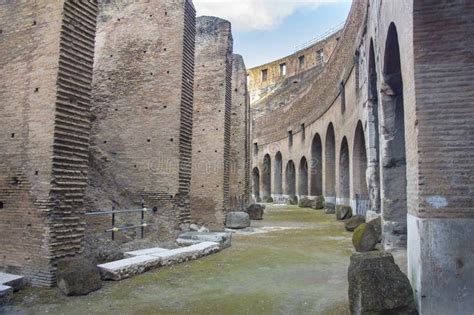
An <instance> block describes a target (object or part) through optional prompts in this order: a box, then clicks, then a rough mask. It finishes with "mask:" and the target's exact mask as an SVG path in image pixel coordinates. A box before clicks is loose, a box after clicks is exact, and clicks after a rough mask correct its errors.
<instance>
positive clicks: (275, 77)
mask: <svg viewBox="0 0 474 315" xmlns="http://www.w3.org/2000/svg"><path fill="white" fill-rule="evenodd" d="M340 36H341V31H336V32H335V33H334V34H331V35H330V36H327V37H326V38H323V39H322V40H320V41H318V42H317V43H315V44H313V45H311V46H309V47H307V48H304V49H302V50H299V51H297V52H295V53H294V54H291V55H289V56H286V57H284V58H281V59H278V60H275V61H272V62H270V63H267V64H264V65H261V66H257V67H254V68H251V69H249V70H248V74H249V91H250V101H251V103H252V104H254V103H255V102H257V101H258V100H260V99H262V98H264V97H265V96H267V95H268V94H271V93H272V92H274V91H275V90H277V89H279V88H280V87H281V84H282V83H283V82H284V81H285V80H286V79H288V78H291V77H294V76H297V75H300V74H303V73H304V72H307V71H308V70H311V69H313V70H321V68H323V67H324V66H325V64H326V63H327V62H328V60H329V59H330V58H331V55H332V53H333V52H334V49H335V48H336V45H337V42H338V41H339V39H340ZM320 52H322V53H323V55H322V56H321V55H320ZM301 57H304V63H303V64H300V58H301ZM283 64H284V65H285V66H286V74H282V73H281V67H280V65H283ZM315 68H316V69H315ZM262 71H267V78H266V80H264V79H263V77H262Z"/></svg>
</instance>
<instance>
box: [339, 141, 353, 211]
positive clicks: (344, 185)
mask: <svg viewBox="0 0 474 315" xmlns="http://www.w3.org/2000/svg"><path fill="white" fill-rule="evenodd" d="M350 190H351V188H350V171H349V145H348V143H347V138H346V137H344V138H343V139H342V143H341V151H340V154H339V195H338V199H339V200H338V204H341V205H350V200H349V197H350Z"/></svg>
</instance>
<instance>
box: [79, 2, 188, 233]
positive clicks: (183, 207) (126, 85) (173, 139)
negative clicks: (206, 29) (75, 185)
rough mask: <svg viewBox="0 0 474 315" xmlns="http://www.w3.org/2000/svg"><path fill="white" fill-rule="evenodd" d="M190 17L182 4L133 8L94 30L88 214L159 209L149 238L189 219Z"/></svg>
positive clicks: (148, 4) (147, 4)
mask: <svg viewBox="0 0 474 315" xmlns="http://www.w3.org/2000/svg"><path fill="white" fill-rule="evenodd" d="M195 15H196V13H195V10H194V7H193V4H192V2H190V1H187V0H181V1H154V2H147V1H137V2H134V3H132V4H130V5H129V6H127V7H126V8H124V9H123V10H120V11H119V12H117V13H116V14H115V15H114V16H112V17H110V18H109V20H108V21H107V22H105V23H101V24H100V25H99V28H98V33H97V45H96V60H95V65H94V82H93V117H92V139H91V144H92V147H91V161H90V165H89V166H90V170H91V171H90V176H89V185H88V189H87V198H88V208H89V209H90V210H96V211H97V210H110V209H111V208H112V206H115V207H116V209H136V208H140V207H141V204H142V202H143V203H144V206H145V207H147V208H149V209H153V208H155V209H157V210H158V211H157V213H156V214H155V215H153V217H152V218H150V217H149V216H147V220H149V221H148V225H149V226H148V227H147V231H146V233H147V234H148V235H149V234H150V233H152V234H156V233H158V232H159V233H160V235H161V236H164V235H174V234H176V233H177V232H176V231H177V230H178V227H179V225H180V224H181V223H189V220H190V206H189V190H190V180H191V138H192V107H193V80H194V37H195ZM109 220H110V219H109ZM105 223H106V224H108V225H110V222H109V221H107V222H105ZM90 232H91V233H93V232H94V229H92V231H90Z"/></svg>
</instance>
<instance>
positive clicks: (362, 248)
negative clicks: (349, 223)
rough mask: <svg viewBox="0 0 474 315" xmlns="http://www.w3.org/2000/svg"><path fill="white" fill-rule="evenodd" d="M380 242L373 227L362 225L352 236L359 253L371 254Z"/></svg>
mask: <svg viewBox="0 0 474 315" xmlns="http://www.w3.org/2000/svg"><path fill="white" fill-rule="evenodd" d="M378 242H379V238H378V236H377V233H376V232H375V229H374V227H373V226H372V225H370V224H367V223H362V224H361V225H359V226H358V227H357V228H356V229H355V230H354V234H353V235H352V244H353V245H354V248H355V250H356V251H358V252H369V251H373V250H374V249H375V245H377V243H378Z"/></svg>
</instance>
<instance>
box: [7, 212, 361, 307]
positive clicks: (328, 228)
mask: <svg viewBox="0 0 474 315" xmlns="http://www.w3.org/2000/svg"><path fill="white" fill-rule="evenodd" d="M252 226H253V227H254V228H255V229H256V231H258V232H261V233H255V234H252V233H250V234H246V233H243V234H240V233H239V234H236V235H234V237H233V245H232V247H231V248H229V249H226V250H224V251H223V252H221V253H218V254H216V255H213V256H209V257H206V258H203V259H201V260H198V261H193V262H188V263H184V264H181V265H177V266H174V267H169V268H163V269H160V270H158V271H154V272H153V271H152V272H148V273H145V274H143V275H140V276H137V277H135V278H133V279H128V280H124V281H121V282H119V283H106V284H105V286H104V288H103V289H102V290H100V291H98V292H94V293H92V294H90V295H88V296H86V297H77V298H66V297H63V296H61V295H60V293H58V291H57V290H45V289H28V290H25V291H23V292H21V293H18V294H16V295H15V299H14V304H13V306H11V307H9V308H6V309H3V312H6V313H7V314H68V315H69V314H114V315H117V314H347V313H348V306H347V267H348V264H349V256H350V254H351V252H352V245H351V240H350V237H351V234H350V233H348V232H346V231H345V230H344V227H343V224H342V223H340V222H336V221H335V219H334V215H325V214H324V213H323V212H322V211H319V210H311V209H299V208H296V207H288V206H285V207H283V206H271V207H267V213H266V215H265V220H264V221H260V222H256V221H254V222H252ZM270 227H279V228H280V229H273V228H270ZM281 228H284V229H281ZM265 230H267V231H265ZM268 230H270V231H268ZM272 230H273V231H272ZM0 313H2V310H0Z"/></svg>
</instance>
